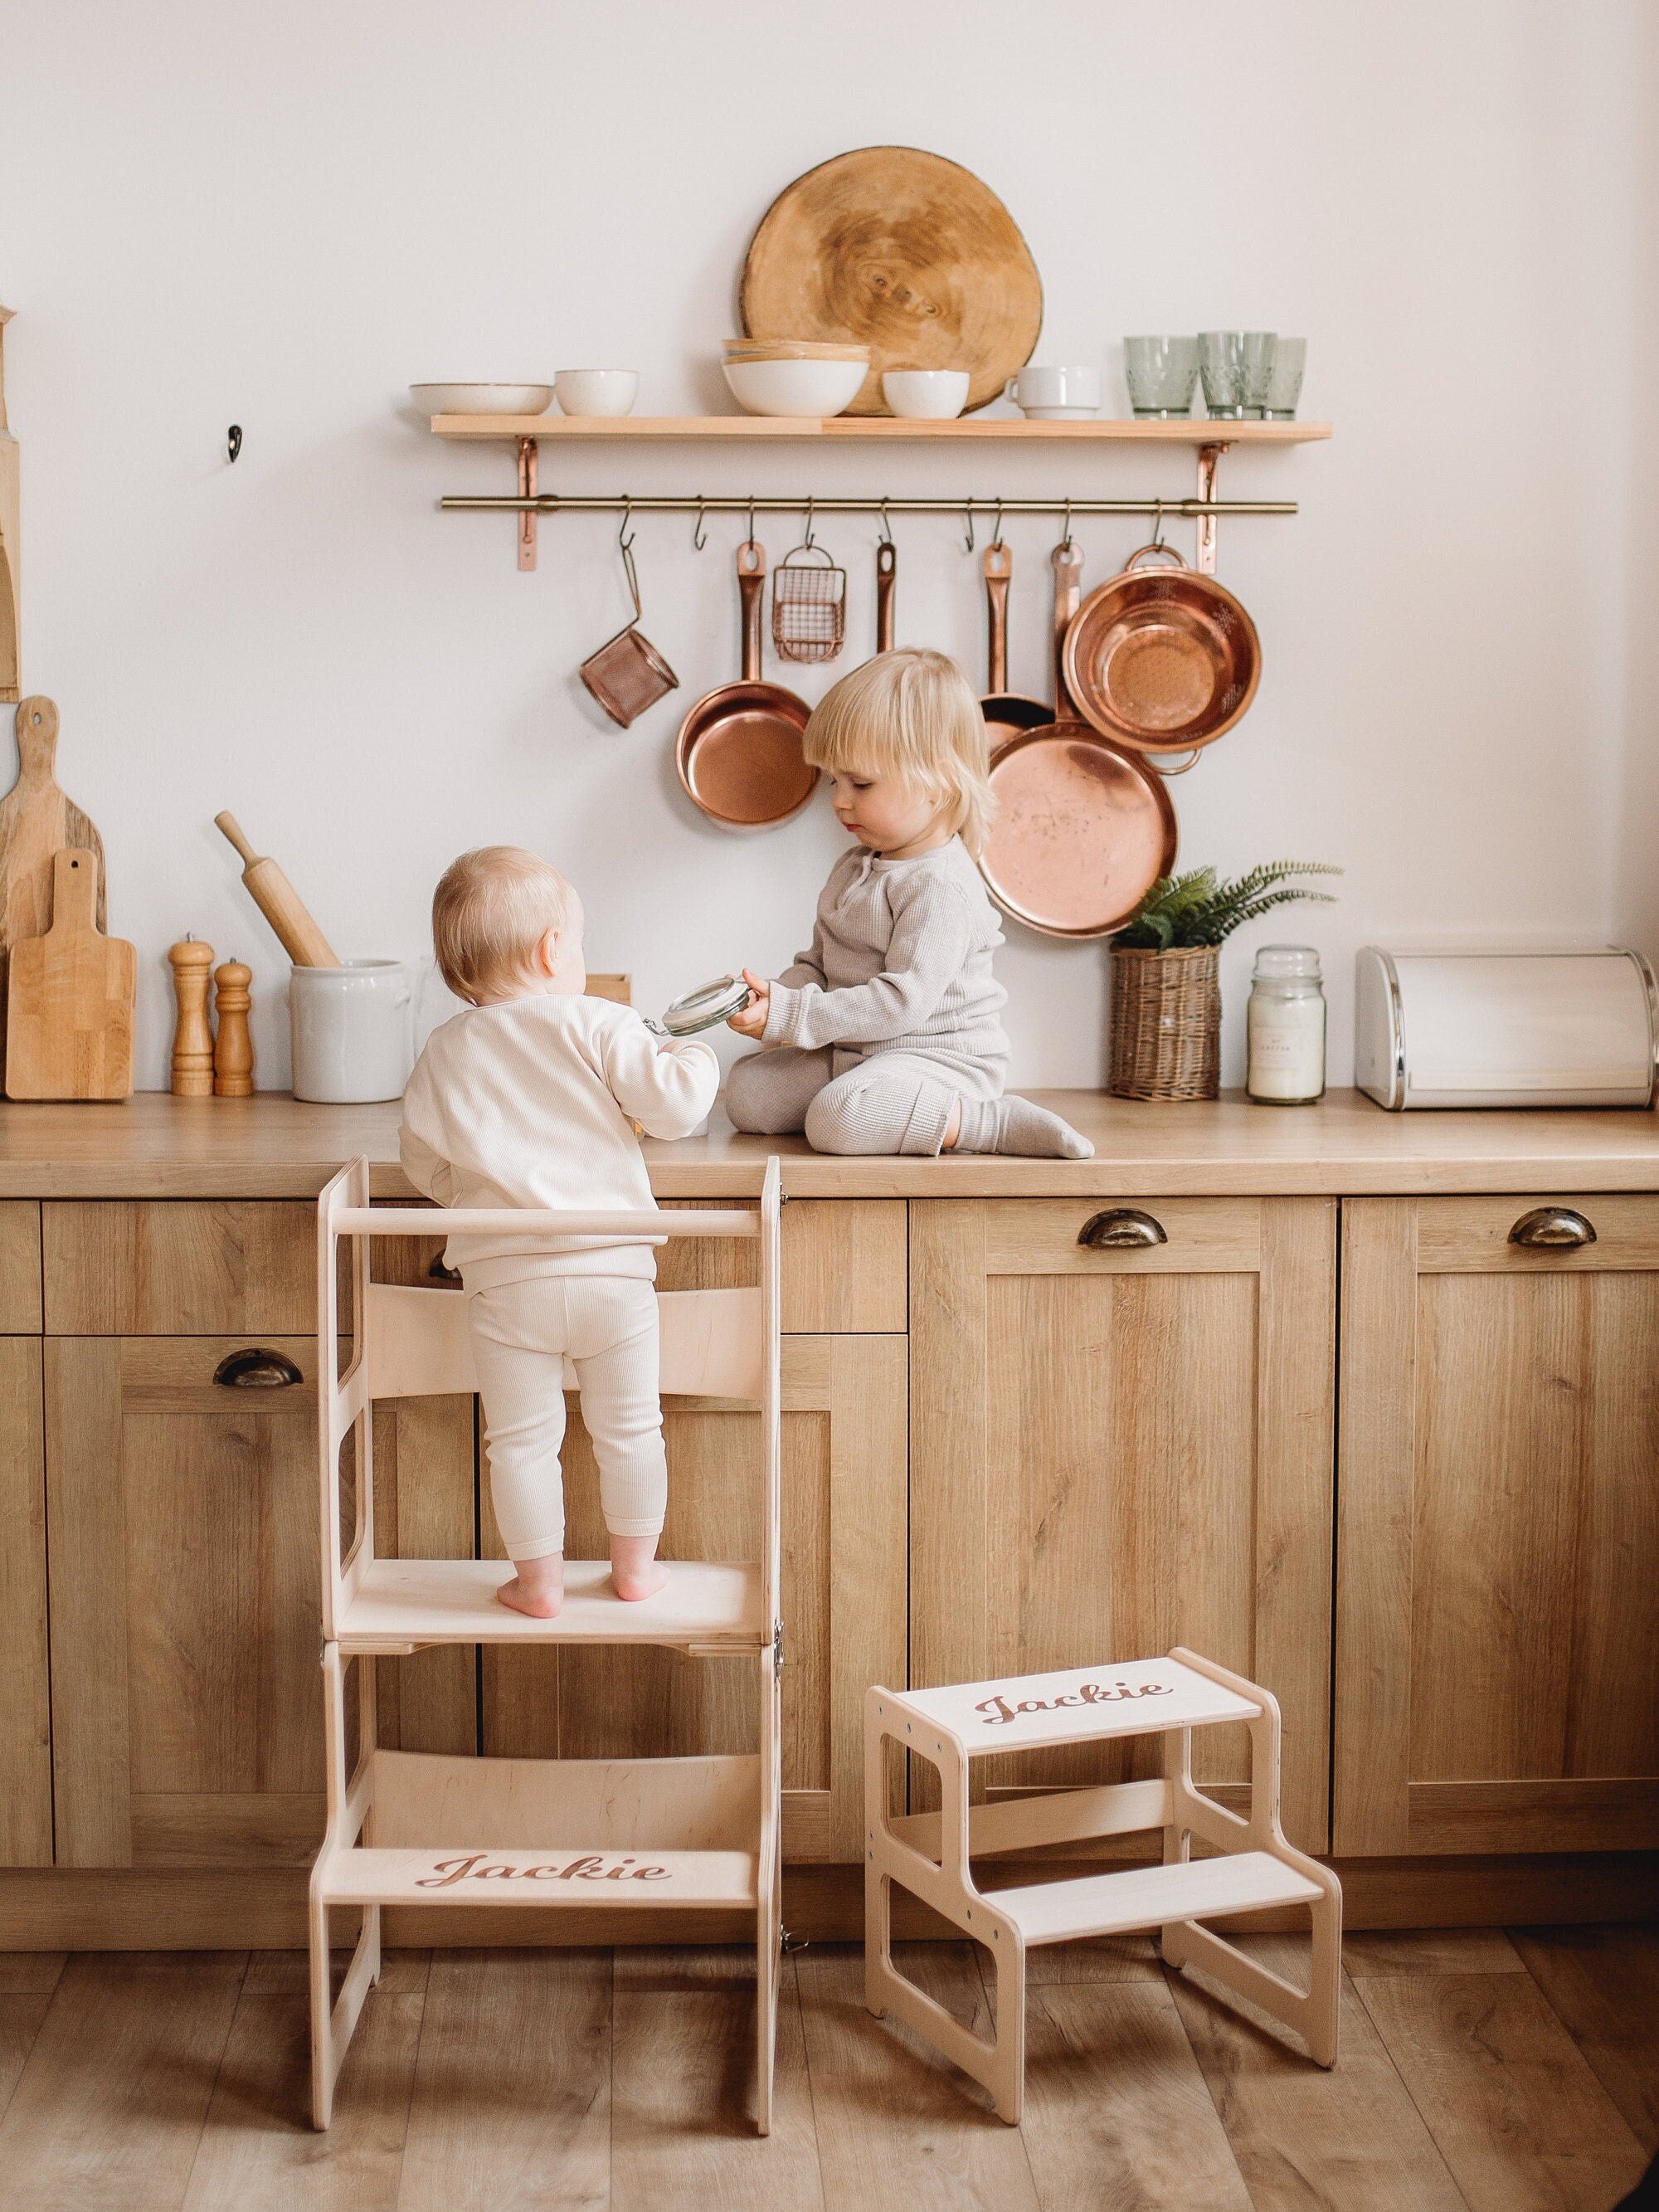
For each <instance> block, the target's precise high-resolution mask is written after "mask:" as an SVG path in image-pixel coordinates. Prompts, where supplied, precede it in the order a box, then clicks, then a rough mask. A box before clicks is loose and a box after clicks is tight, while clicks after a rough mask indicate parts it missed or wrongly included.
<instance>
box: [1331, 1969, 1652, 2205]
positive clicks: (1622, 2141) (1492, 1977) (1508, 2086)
mask: <svg viewBox="0 0 1659 2212" xmlns="http://www.w3.org/2000/svg"><path fill="white" fill-rule="evenodd" d="M1355 1987H1356V1988H1357V1989H1358V1991H1359V1994H1360V1996H1361V1999H1362V2001H1363V2002H1364V2006H1365V2009H1366V2010H1367V2012H1369V2013H1370V2016H1371V2019H1372V2021H1374V2022H1375V2024H1376V2029H1377V2033H1379V2034H1380V2035H1381V2037H1382V2039H1383V2044H1384V2045H1385V2046H1386V2047H1387V2050H1388V2052H1389V2057H1391V2058H1392V2059H1393V2061H1394V2063H1395V2066H1396V2068H1397V2069H1399V2072H1400V2075H1401V2079H1402V2080H1403V2081H1404V2082H1405V2084H1406V2087H1407V2088H1408V2089H1409V2090H1410V2092H1411V2094H1412V2100H1413V2103H1414V2104H1415V2105H1416V2106H1417V2109H1418V2111H1419V2112H1421V2114H1422V2115H1423V2118H1424V2119H1425V2122H1426V2123H1427V2124H1428V2127H1429V2130H1430V2133H1431V2135H1432V2136H1433V2137H1434V2139H1435V2142H1436V2143H1437V2145H1438V2146H1439V2149H1440V2153H1441V2155H1442V2156H1443V2158H1444V2160H1445V2161H1446V2163H1447V2165H1448V2166H1449V2167H1450V2169H1451V2172H1452V2178H1453V2179H1454V2180H1455V2182H1456V2184H1457V2185H1458V2187H1459V2189H1461V2190H1462V2192H1463V2196H1464V2198H1465V2201H1466V2202H1467V2203H1468V2206H1469V2209H1470V2212H1607V2207H1608V2206H1609V2205H1610V2204H1613V2203H1615V2202H1616V2201H1617V2199H1618V2198H1619V2197H1620V2195H1622V2193H1623V2192H1624V2191H1626V2190H1627V2189H1629V2188H1631V2187H1632V2186H1633V2185H1634V2184H1635V2182H1636V2181H1637V2180H1638V2179H1639V2177H1640V2175H1641V2172H1642V2169H1643V2167H1644V2165H1645V2163H1646V2160H1645V2158H1644V2154H1643V2151H1642V2148H1641V2145H1640V2144H1639V2143H1638V2142H1637V2140H1636V2137H1635V2136H1633V2135H1632V2132H1631V2130H1630V2129H1629V2128H1628V2127H1627V2126H1626V2124H1625V2122H1624V2121H1623V2119H1621V2118H1620V2114H1619V2112H1618V2109H1617V2107H1616V2106H1614V2104H1613V2100H1612V2099H1611V2098H1610V2097H1609V2096H1608V2095H1607V2092H1606V2090H1605V2089H1603V2087H1601V2083H1600V2081H1597V2079H1596V2077H1595V2074H1594V2073H1593V2072H1592V2071H1591V2069H1590V2067H1589V2063H1588V2061H1587V2060H1586V2059H1585V2058H1584V2057H1583V2054H1582V2053H1581V2052H1580V2051H1579V2050H1578V2047H1577V2045H1576V2044H1575V2043H1574V2042H1573V2040H1572V2038H1571V2036H1570V2035H1569V2034H1568V2033H1567V2031H1566V2029H1565V2027H1563V2026H1562V2024H1561V2022H1560V2021H1559V2020H1558V2019H1557V2018H1556V2016H1555V2015H1554V2013H1553V2012H1552V2011H1551V2009H1550V2008H1549V2006H1548V2005H1547V2003H1546V2002H1545V2001H1544V1998H1543V1996H1542V1995H1541V1992H1540V1990H1539V1989H1538V1987H1537V1985H1536V1984H1535V1983H1534V1981H1533V1979H1532V1978H1531V1976H1530V1975H1528V1974H1421V1975H1406V1974H1401V1975H1399V1976H1384V1975H1377V1976H1376V1977H1374V1978H1371V1979H1370V1980H1367V1981H1362V1982H1358V1983H1357V1984H1355Z"/></svg>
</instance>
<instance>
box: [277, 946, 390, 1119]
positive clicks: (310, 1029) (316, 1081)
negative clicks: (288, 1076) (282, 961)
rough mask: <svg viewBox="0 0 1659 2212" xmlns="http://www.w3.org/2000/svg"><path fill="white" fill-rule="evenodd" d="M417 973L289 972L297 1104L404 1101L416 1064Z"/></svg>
mask: <svg viewBox="0 0 1659 2212" xmlns="http://www.w3.org/2000/svg"><path fill="white" fill-rule="evenodd" d="M418 973H419V971H418V969H416V965H415V963H413V962H412V961H408V960H348V961H346V962H344V963H343V965H342V966H340V967H338V968H295V969H293V971H292V974H291V977H290V981H289V991H288V1011H289V1037H290V1039H291V1041H292V1043H293V1048H294V1095H295V1097H296V1098H308V1099H313V1100H315V1101H317V1102H319V1103H321V1104H324V1105H330V1106H337V1105H356V1104H362V1103H368V1101H369V1100H371V1099H376V1098H401V1097H403V1095H404V1085H405V1084H406V1083H407V1082H408V1080H409V1072H410V1067H411V1066H413V1065H414V1059H415V1039H414V1002H415V985H416V979H417V975H418Z"/></svg>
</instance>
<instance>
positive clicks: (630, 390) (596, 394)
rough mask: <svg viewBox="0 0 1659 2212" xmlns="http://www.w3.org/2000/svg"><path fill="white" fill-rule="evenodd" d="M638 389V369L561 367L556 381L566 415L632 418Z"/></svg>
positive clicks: (561, 407) (560, 403) (562, 410)
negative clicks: (629, 416)
mask: <svg viewBox="0 0 1659 2212" xmlns="http://www.w3.org/2000/svg"><path fill="white" fill-rule="evenodd" d="M639 388H640V374H639V371H638V370H637V369H635V368H562V369H560V370H559V371H558V373H557V374H556V375H555V377H554V379H553V389H554V391H555V392H556V393H557V394H558V400H559V408H560V411H561V412H562V414H566V415H631V414H632V413H633V411H634V399H635V394H636V393H637V392H638V391H639Z"/></svg>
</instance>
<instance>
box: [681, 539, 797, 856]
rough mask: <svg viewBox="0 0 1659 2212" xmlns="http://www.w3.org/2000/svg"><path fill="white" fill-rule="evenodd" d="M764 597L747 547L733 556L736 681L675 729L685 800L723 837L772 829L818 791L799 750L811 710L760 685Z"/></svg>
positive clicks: (778, 687)
mask: <svg viewBox="0 0 1659 2212" xmlns="http://www.w3.org/2000/svg"><path fill="white" fill-rule="evenodd" d="M765 589H766V554H765V551H764V550H763V548H762V547H760V546H758V545H757V544H755V543H754V541H753V540H752V539H749V540H746V541H745V542H744V544H741V545H739V546H738V599H739V600H740V602H741V604H742V611H743V675H742V678H741V680H740V681H739V682H738V683H736V684H722V685H721V686H720V689H719V690H717V691H709V692H706V693H705V694H704V695H703V696H702V698H701V699H699V700H698V701H697V702H696V706H694V707H693V708H691V710H690V713H689V714H687V716H686V718H685V720H684V721H683V722H682V723H681V724H680V734H679V737H678V740H677V742H676V744H675V746H674V765H675V767H676V768H677V769H678V770H679V778H680V782H681V784H682V786H683V787H684V791H685V794H686V796H687V798H688V799H690V800H691V802H692V804H693V805H696V806H700V807H701V808H702V811H703V812H704V813H705V814H706V815H707V816H708V818H709V820H710V821H711V822H718V823H720V828H721V829H775V827H776V826H777V824H778V823H780V822H787V821H788V819H789V817H790V816H791V815H792V814H799V812H800V810H801V808H802V807H803V806H805V804H806V802H807V800H808V799H811V796H812V793H814V792H815V791H816V790H817V784H818V771H817V769H815V768H813V767H812V766H811V763H809V762H808V760H807V759H806V757H805V754H804V753H803V752H802V750H801V732H802V731H803V730H805V727H806V718H807V715H808V714H809V713H810V712H811V709H810V708H808V706H807V704H806V702H805V700H804V699H798V698H797V697H796V696H795V694H794V693H793V691H786V690H784V688H783V686H782V684H763V683H762V681H761V598H762V594H763V592H764V591H765Z"/></svg>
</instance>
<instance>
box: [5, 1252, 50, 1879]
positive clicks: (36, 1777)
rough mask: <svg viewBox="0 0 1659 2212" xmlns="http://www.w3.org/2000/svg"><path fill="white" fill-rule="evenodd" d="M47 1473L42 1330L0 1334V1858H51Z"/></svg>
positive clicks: (44, 1862) (43, 1861)
mask: <svg viewBox="0 0 1659 2212" xmlns="http://www.w3.org/2000/svg"><path fill="white" fill-rule="evenodd" d="M30 1210H31V1212H32V1211H33V1208H31V1209H30ZM35 1282H36V1285H37V1291H38V1285H39V1282H40V1267H39V1255H38V1250H37V1255H36V1266H35ZM49 1680H50V1674H49V1671H48V1661H47V1651H46V1454H45V1448H44V1445H43V1443H42V1440H41V1429H40V1338H39V1337H38V1336H0V1866H12V1867H41V1866H50V1865H51V1864H52V1730H51V1710H50V1699H49V1693H48V1683H49Z"/></svg>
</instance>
